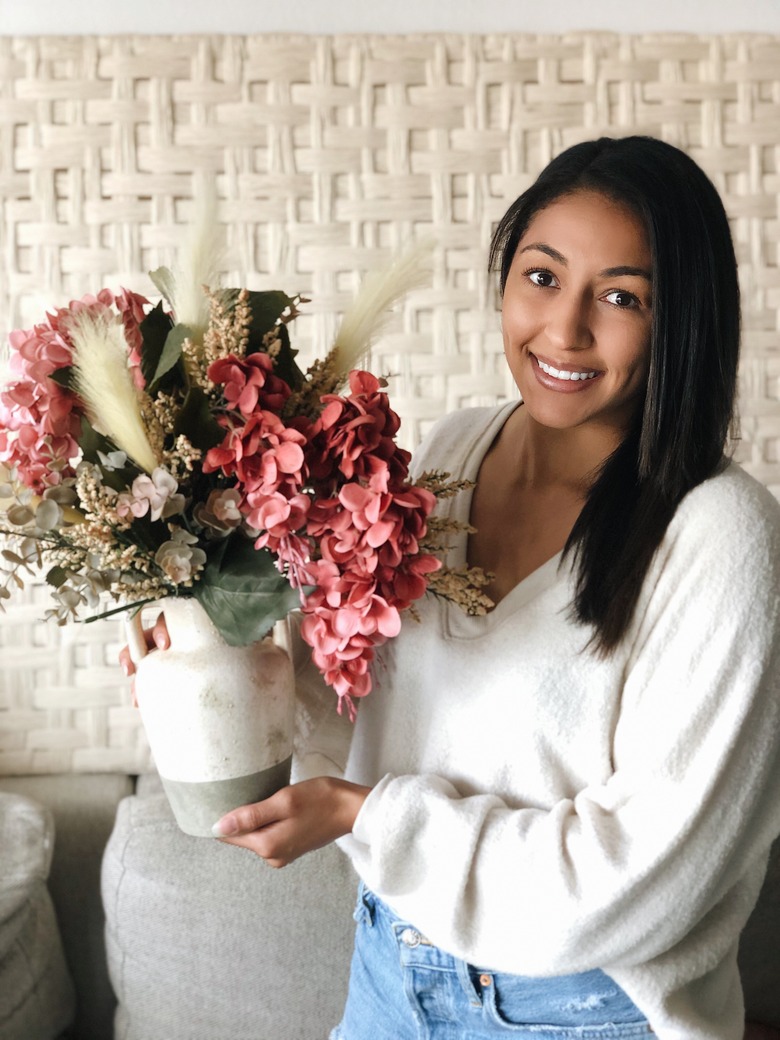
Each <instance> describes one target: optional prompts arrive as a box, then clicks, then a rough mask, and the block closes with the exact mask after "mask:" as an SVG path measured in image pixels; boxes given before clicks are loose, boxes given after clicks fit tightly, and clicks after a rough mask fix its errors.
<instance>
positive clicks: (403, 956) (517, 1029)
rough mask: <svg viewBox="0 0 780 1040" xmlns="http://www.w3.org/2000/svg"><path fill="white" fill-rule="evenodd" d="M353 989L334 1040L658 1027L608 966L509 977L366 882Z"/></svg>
mask: <svg viewBox="0 0 780 1040" xmlns="http://www.w3.org/2000/svg"><path fill="white" fill-rule="evenodd" d="M355 920H356V921H357V923H358V924H357V932H356V934H355V952H354V955H353V958H352V971H351V975H350V982H349V995H348V997H347V1005H346V1008H345V1009H344V1017H343V1018H342V1020H341V1023H340V1024H339V1025H338V1026H336V1028H335V1029H334V1030H333V1031H332V1033H331V1034H330V1040H483V1038H484V1040H497V1038H499V1037H502V1036H509V1035H510V1034H511V1035H512V1036H513V1037H515V1038H517V1040H596V1038H599V1040H618V1038H619V1040H628V1038H636V1040H639V1038H640V1037H648V1036H649V1034H651V1033H652V1030H651V1029H650V1026H649V1025H648V1022H647V1020H646V1019H645V1017H644V1016H643V1014H642V1012H641V1011H640V1010H639V1009H638V1008H637V1007H636V1005H635V1004H633V1003H632V1002H631V1000H629V998H628V997H627V996H626V994H625V993H624V992H623V991H622V990H621V989H620V988H619V987H618V986H617V985H616V984H615V983H614V982H613V981H612V979H610V978H609V976H608V975H605V974H604V972H603V971H599V970H594V971H587V972H583V973H582V974H578V975H559V976H556V977H554V978H531V977H526V976H523V975H507V974H504V973H502V972H495V971H490V970H488V969H483V968H479V967H475V966H474V965H471V964H467V963H466V962H465V961H462V960H459V959H458V958H457V957H452V956H450V954H448V953H445V952H444V951H443V950H441V949H439V948H438V947H437V946H433V945H431V944H430V943H429V942H428V940H427V939H426V938H425V937H424V936H423V935H421V934H420V932H418V931H417V929H416V928H415V927H414V925H412V924H411V923H410V922H408V921H403V920H401V918H399V917H398V916H397V915H396V914H394V913H393V911H392V910H391V909H390V908H389V907H388V906H387V905H386V904H385V903H383V902H382V901H381V900H380V899H378V898H377V897H376V896H375V895H374V894H373V893H372V892H371V891H369V890H368V889H367V888H366V887H365V886H364V885H362V884H361V886H360V890H359V893H358V903H357V909H356V911H355Z"/></svg>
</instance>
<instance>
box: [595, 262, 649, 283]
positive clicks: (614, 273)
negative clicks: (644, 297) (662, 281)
mask: <svg viewBox="0 0 780 1040" xmlns="http://www.w3.org/2000/svg"><path fill="white" fill-rule="evenodd" d="M599 274H600V275H601V277H602V278H620V276H621V275H624V274H630V275H635V276H636V277H637V278H646V279H647V280H648V282H652V280H653V275H652V272H650V271H648V270H647V269H646V268H644V267H629V266H627V265H625V264H623V265H621V266H620V267H607V268H605V269H604V270H603V271H600V272H599Z"/></svg>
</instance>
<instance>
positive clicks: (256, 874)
mask: <svg viewBox="0 0 780 1040" xmlns="http://www.w3.org/2000/svg"><path fill="white" fill-rule="evenodd" d="M50 865H51V869H50V871H49V866H50ZM101 874H102V881H101ZM101 891H102V898H101ZM354 894H355V878H354V876H353V873H352V869H351V867H350V866H349V864H348V863H347V862H346V860H345V858H344V857H343V856H342V855H341V853H340V852H339V851H338V850H337V849H335V848H334V847H330V848H327V849H324V850H321V851H320V852H318V853H315V854H313V855H312V856H310V857H306V858H304V859H303V860H301V861H300V862H298V863H295V864H293V865H291V866H290V867H287V868H286V869H285V870H282V871H274V870H272V869H270V868H269V867H267V866H266V865H265V864H264V863H262V862H261V861H260V860H258V859H257V858H256V857H255V856H254V855H252V853H249V852H246V851H245V850H243V849H237V848H234V847H232V846H227V845H224V844H222V843H220V842H216V841H211V840H209V839H203V838H191V837H188V836H186V835H184V834H182V833H181V832H180V831H179V830H178V828H177V826H176V824H175V823H174V821H173V818H172V816H171V812H170V809H169V808H168V804H167V801H166V799H165V796H164V795H163V794H162V793H161V791H160V785H159V781H158V780H157V778H156V777H155V776H153V775H146V776H142V777H140V778H138V780H137V781H134V780H133V778H131V777H129V776H108V775H104V776H76V775H64V776H50V777H25V778H18V777H17V778H14V777H6V778H3V779H2V780H0V1040H54V1038H59V1037H67V1038H68V1040H111V1038H112V1037H115V1038H116V1040H271V1038H273V1040H309V1038H311V1040H314V1038H320V1040H324V1038H325V1037H327V1035H328V1031H329V1029H330V1027H331V1026H332V1025H334V1024H335V1022H336V1021H337V1020H338V1016H339V1012H340V1009H341V1006H342V1004H343V999H344V995H345V992H346V976H347V967H348V963H349V956H350V950H351V943H352V931H353V924H352V916H351V909H352V904H353V901H354ZM50 896H51V899H50ZM52 901H53V909H52ZM779 938H780V845H778V846H776V848H775V855H774V857H773V860H772V864H771V866H770V871H769V873H768V876H767V881H766V883H765V886H764V891H763V894H762V898H761V901H760V903H759V906H758V907H757V909H756V911H755V912H754V914H753V916H752V918H751V920H750V923H749V925H748V927H747V929H746V931H745V934H744V937H743V944H742V951H741V960H742V965H743V978H744V982H745V989H746V995H747V1003H748V1008H749V1012H750V1014H751V1016H752V1017H753V1018H755V1019H758V1020H760V1021H763V1022H766V1023H769V1024H773V1025H775V1026H778V1027H780V941H778V939H779Z"/></svg>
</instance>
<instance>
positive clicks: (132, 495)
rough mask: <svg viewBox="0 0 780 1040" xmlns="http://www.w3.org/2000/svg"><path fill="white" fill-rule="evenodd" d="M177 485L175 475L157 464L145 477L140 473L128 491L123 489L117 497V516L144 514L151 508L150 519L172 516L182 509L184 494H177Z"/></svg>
mask: <svg viewBox="0 0 780 1040" xmlns="http://www.w3.org/2000/svg"><path fill="white" fill-rule="evenodd" d="M178 487H179V485H178V484H177V482H176V479H175V477H173V476H171V474H170V473H169V472H168V471H167V470H165V469H163V468H162V466H158V467H157V468H156V469H155V470H153V471H152V475H151V476H150V477H147V475H146V474H145V473H142V474H141V476H140V477H136V478H135V480H134V481H133V485H132V487H131V488H130V491H129V492H127V491H123V492H122V494H121V495H120V496H119V498H118V499H117V506H116V511H117V513H118V514H119V516H127V514H128V513H132V514H133V516H146V514H147V513H148V512H149V511H150V510H151V519H152V520H159V519H160V517H168V516H173V515H174V514H175V513H181V512H183V510H184V506H185V498H184V495H177V494H176V491H177V490H178Z"/></svg>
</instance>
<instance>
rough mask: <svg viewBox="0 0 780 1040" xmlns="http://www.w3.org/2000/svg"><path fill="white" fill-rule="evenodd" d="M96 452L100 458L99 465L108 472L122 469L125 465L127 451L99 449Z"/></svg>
mask: <svg viewBox="0 0 780 1040" xmlns="http://www.w3.org/2000/svg"><path fill="white" fill-rule="evenodd" d="M97 454H98V458H99V459H100V465H101V466H102V467H103V469H104V470H106V472H108V473H111V472H112V471H113V470H117V469H124V468H125V466H126V465H127V453H126V452H124V451H109V452H108V453H106V452H102V451H99V452H98V453H97Z"/></svg>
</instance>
